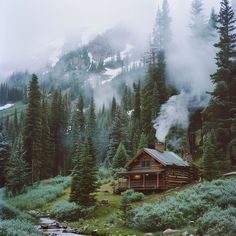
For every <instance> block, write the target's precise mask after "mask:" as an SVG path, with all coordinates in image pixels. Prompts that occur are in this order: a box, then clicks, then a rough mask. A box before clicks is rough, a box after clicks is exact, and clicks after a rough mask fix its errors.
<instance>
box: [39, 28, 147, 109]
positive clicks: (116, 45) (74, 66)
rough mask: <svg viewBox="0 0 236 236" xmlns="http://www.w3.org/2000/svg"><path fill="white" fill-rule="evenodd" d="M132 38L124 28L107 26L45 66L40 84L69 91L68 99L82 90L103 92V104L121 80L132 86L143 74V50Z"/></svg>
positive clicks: (116, 93)
mask: <svg viewBox="0 0 236 236" xmlns="http://www.w3.org/2000/svg"><path fill="white" fill-rule="evenodd" d="M136 41H137V40H135V35H133V34H131V33H130V32H129V31H128V30H127V29H125V28H120V27H116V28H113V29H110V30H108V31H106V32H105V33H103V34H100V35H98V36H96V37H95V38H94V39H93V40H91V41H90V42H89V43H88V44H86V45H83V46H81V47H79V48H78V49H76V50H74V51H71V52H69V53H66V54H65V55H63V56H62V57H61V58H60V59H59V60H58V61H57V62H56V63H55V64H52V65H48V66H47V67H46V68H45V69H44V71H41V73H40V76H39V77H40V81H41V84H42V86H43V88H45V89H49V88H52V87H61V88H62V90H67V92H68V91H70V95H71V97H72V99H75V98H76V97H77V96H78V94H79V93H82V94H83V93H84V92H85V91H86V93H87V94H93V95H94V96H95V97H96V96H100V95H101V94H103V96H102V97H101V96H100V101H101V100H102V103H106V102H107V101H110V100H111V98H112V97H113V96H114V95H116V96H118V97H119V92H118V90H119V87H120V85H121V84H122V83H125V84H130V85H132V83H133V82H134V81H135V80H137V79H140V78H142V77H143V76H142V75H143V74H144V67H143V63H142V61H141V57H142V56H143V55H144V49H143V48H142V47H140V45H138V43H137V42H136ZM104 95H105V98H104ZM103 98H104V99H103ZM99 105H102V104H99Z"/></svg>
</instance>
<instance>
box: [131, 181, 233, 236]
mask: <svg viewBox="0 0 236 236" xmlns="http://www.w3.org/2000/svg"><path fill="white" fill-rule="evenodd" d="M214 207H218V208H220V209H222V210H224V209H227V208H229V207H236V181H235V178H233V179H225V180H215V181H212V182H204V183H201V184H198V185H196V186H194V187H192V188H191V189H188V190H186V191H182V192H179V193H177V194H176V195H175V196H171V197H168V198H166V199H165V200H164V201H162V202H160V203H158V204H150V205H145V206H142V207H139V208H137V209H135V210H134V213H135V215H134V219H133V225H130V226H134V227H136V228H139V229H140V230H143V231H156V230H163V229H165V228H176V227H184V226H187V225H188V223H189V222H190V221H196V220H197V219H198V218H200V217H202V216H203V215H204V214H207V212H208V211H210V209H212V208H214ZM235 210H236V209H235ZM226 233H227V232H226ZM225 235H227V234H225Z"/></svg>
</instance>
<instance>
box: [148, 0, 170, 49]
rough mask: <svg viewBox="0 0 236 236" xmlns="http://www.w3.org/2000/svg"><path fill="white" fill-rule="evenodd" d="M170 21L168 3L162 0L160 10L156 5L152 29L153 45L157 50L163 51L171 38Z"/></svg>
mask: <svg viewBox="0 0 236 236" xmlns="http://www.w3.org/2000/svg"><path fill="white" fill-rule="evenodd" d="M170 23H171V18H170V16H169V4H168V1H167V0H164V1H163V5H162V10H161V9H160V8H159V7H158V10H157V14H156V20H155V25H154V29H153V40H152V41H153V47H154V48H155V50H156V51H157V52H158V51H165V50H166V49H167V48H168V46H169V43H170V38H171V31H170Z"/></svg>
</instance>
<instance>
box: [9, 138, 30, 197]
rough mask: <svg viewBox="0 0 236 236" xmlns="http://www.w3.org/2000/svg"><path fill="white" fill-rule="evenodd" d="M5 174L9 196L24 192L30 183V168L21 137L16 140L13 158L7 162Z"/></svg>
mask: <svg viewBox="0 0 236 236" xmlns="http://www.w3.org/2000/svg"><path fill="white" fill-rule="evenodd" d="M5 173H6V188H7V193H8V194H9V195H16V194H19V193H21V192H22V191H23V190H24V187H25V186H27V185H28V184H29V182H30V179H29V167H28V164H27V163H26V161H25V160H24V149H23V145H22V137H21V135H19V137H18V138H16V140H15V143H14V145H13V148H12V152H11V157H10V159H9V161H8V162H7V166H6V169H5Z"/></svg>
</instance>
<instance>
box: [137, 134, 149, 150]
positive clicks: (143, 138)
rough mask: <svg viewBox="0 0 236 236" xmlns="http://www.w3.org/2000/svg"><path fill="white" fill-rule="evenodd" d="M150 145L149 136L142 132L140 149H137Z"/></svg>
mask: <svg viewBox="0 0 236 236" xmlns="http://www.w3.org/2000/svg"><path fill="white" fill-rule="evenodd" d="M147 147H148V140H147V136H146V135H145V134H144V133H142V134H141V137H140V140H139V145H138V149H137V151H139V150H141V149H143V148H147Z"/></svg>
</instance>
